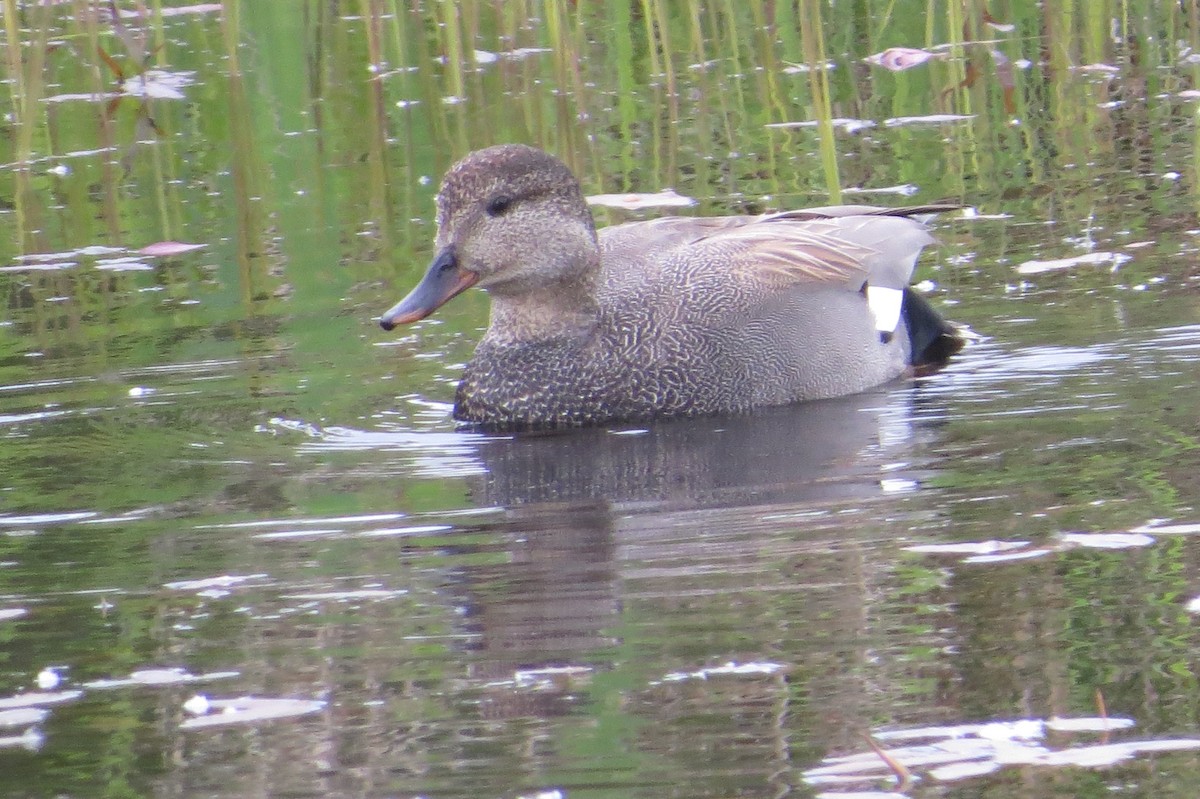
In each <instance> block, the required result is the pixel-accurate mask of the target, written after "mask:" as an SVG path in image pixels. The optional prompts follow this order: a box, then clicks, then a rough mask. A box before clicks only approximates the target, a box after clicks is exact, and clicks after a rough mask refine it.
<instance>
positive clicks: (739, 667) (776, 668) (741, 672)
mask: <svg viewBox="0 0 1200 799" xmlns="http://www.w3.org/2000/svg"><path fill="white" fill-rule="evenodd" d="M786 668H787V667H786V666H784V665H782V664H780V663H770V662H762V663H734V662H733V661H730V662H728V663H726V664H725V665H723V666H713V667H712V668H704V669H700V670H699V671H690V672H683V671H673V672H671V673H670V674H667V675H666V676H664V677H663V678H662V679H661V680H657V681H654V682H651V683H650V684H651V685H660V684H661V683H664V682H682V681H684V680H707V679H709V678H712V677H727V676H732V677H743V676H758V675H772V674H779V673H780V672H782V671H785V670H786Z"/></svg>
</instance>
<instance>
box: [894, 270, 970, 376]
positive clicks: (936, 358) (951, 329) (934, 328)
mask: <svg viewBox="0 0 1200 799" xmlns="http://www.w3.org/2000/svg"><path fill="white" fill-rule="evenodd" d="M901 314H902V315H903V317H904V324H905V326H906V327H907V328H908V340H909V343H910V346H911V347H912V355H911V357H910V362H911V363H912V365H913V366H914V367H916V368H917V370H918V373H920V372H921V371H924V370H929V371H931V370H934V369H937V368H938V367H939V366H942V365H943V364H944V363H946V361H948V360H950V356H952V355H954V353H956V352H958V351H959V350H961V349H962V348H963V345H964V344H965V343H966V339H965V338H964V337H963V335H962V334H961V333H960V332H959V330H958V328H957V327H955V325H954V324H952V323H951V322H947V321H946V320H945V319H943V318H942V316H941V314H939V313H938V312H937V311H935V310H934V308H933V306H932V305H930V304H929V301H928V300H927V299H925V298H924V297H922V296H921V295H920V294H918V293H917V292H916V291H914V290H913V289H911V288H906V289H904V305H903V307H902V308H901Z"/></svg>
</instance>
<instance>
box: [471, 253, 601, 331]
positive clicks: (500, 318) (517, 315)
mask: <svg viewBox="0 0 1200 799" xmlns="http://www.w3.org/2000/svg"><path fill="white" fill-rule="evenodd" d="M594 292H595V275H594V273H593V272H591V271H590V270H589V271H588V272H587V273H585V274H583V275H580V276H579V277H577V278H575V279H574V280H571V281H564V282H557V283H554V284H551V285H549V286H545V287H544V288H540V289H538V290H535V291H526V292H522V293H520V294H511V295H510V294H496V293H494V294H493V295H492V318H491V323H490V325H489V326H488V330H487V334H486V335H485V336H484V341H486V342H488V343H491V344H498V345H513V344H525V343H530V342H536V341H545V340H549V339H558V338H581V337H583V336H586V335H587V334H588V333H590V332H591V331H592V330H593V329H594V328H595V326H596V323H597V320H598V319H599V315H600V309H599V306H598V305H597V304H596V299H595V293H594Z"/></svg>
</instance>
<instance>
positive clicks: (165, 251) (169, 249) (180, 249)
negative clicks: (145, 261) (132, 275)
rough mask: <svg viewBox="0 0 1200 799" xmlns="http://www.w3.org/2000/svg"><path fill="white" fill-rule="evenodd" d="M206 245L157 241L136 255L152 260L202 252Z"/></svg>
mask: <svg viewBox="0 0 1200 799" xmlns="http://www.w3.org/2000/svg"><path fill="white" fill-rule="evenodd" d="M207 246H208V245H206V244H185V243H184V242H182V241H159V242H155V243H154V244H147V245H146V246H145V247H142V248H141V249H140V250H138V251H137V253H138V255H147V256H150V257H152V258H159V257H165V256H170V255H181V254H183V253H185V252H194V251H196V250H202V249H204V248H205V247H207Z"/></svg>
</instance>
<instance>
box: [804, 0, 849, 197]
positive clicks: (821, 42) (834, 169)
mask: <svg viewBox="0 0 1200 799" xmlns="http://www.w3.org/2000/svg"><path fill="white" fill-rule="evenodd" d="M800 9H801V21H800V39H801V41H802V43H803V45H802V46H803V47H804V54H805V60H806V63H807V64H808V91H809V94H810V96H811V97H812V113H813V117H814V118H815V119H816V120H817V136H818V152H819V153H820V155H821V169H822V172H823V173H824V175H825V188H826V190H827V191H828V192H829V198H830V201H831V202H834V203H840V202H841V201H842V182H841V176H840V174H839V171H838V154H837V139H836V137H835V133H834V130H833V109H832V106H831V103H830V99H829V74H828V70H827V67H826V60H827V59H826V55H825V33H824V28H823V23H824V20H823V17H822V4H821V2H820V0H801V2H800Z"/></svg>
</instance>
